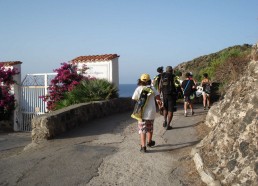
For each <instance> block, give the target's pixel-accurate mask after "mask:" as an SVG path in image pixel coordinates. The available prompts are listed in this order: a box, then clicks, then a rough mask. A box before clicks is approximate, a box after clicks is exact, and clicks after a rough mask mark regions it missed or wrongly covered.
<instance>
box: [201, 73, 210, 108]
mask: <svg viewBox="0 0 258 186" xmlns="http://www.w3.org/2000/svg"><path fill="white" fill-rule="evenodd" d="M203 77H204V78H203V80H202V82H201V86H202V87H203V92H202V96H203V109H204V110H206V106H208V109H210V99H211V96H210V94H211V85H212V84H211V80H210V79H209V77H208V74H207V73H204V74H203Z"/></svg>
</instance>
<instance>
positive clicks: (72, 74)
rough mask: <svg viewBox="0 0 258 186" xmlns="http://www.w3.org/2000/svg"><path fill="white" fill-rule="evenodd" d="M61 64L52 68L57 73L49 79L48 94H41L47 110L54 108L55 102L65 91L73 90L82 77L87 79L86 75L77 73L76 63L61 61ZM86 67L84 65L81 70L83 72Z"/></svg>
mask: <svg viewBox="0 0 258 186" xmlns="http://www.w3.org/2000/svg"><path fill="white" fill-rule="evenodd" d="M61 65H62V66H61V67H60V68H58V69H55V70H54V72H57V75H56V76H55V78H54V79H52V80H51V84H50V86H49V87H48V91H49V93H48V95H47V96H41V98H43V100H44V101H46V102H47V109H48V110H55V107H56V103H57V102H58V101H60V100H61V99H62V98H63V97H64V94H65V93H66V92H70V91H71V90H73V89H74V88H75V86H76V85H78V84H79V82H80V81H81V80H82V79H87V77H84V76H83V75H82V74H78V73H77V66H76V65H73V64H68V63H61ZM87 69H88V68H87V67H86V66H84V67H83V69H82V71H81V72H82V73H84V72H85V71H86V70H87Z"/></svg>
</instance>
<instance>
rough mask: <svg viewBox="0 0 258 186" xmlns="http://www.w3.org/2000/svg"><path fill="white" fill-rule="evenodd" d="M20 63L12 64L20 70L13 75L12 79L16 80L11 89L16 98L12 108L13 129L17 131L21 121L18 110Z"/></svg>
mask: <svg viewBox="0 0 258 186" xmlns="http://www.w3.org/2000/svg"><path fill="white" fill-rule="evenodd" d="M21 64H22V62H20V63H17V64H14V65H13V67H14V68H16V69H17V70H18V72H20V73H19V74H17V75H15V76H13V79H14V80H15V81H16V83H15V84H14V85H13V91H14V98H15V100H16V108H15V110H14V114H13V130H14V131H19V130H20V127H19V126H20V125H19V124H20V121H21V114H20V112H19V110H20V95H21Z"/></svg>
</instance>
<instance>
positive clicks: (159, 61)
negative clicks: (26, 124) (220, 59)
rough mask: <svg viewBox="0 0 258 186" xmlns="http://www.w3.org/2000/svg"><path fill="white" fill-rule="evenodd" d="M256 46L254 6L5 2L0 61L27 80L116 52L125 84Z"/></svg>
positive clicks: (206, 0)
mask: <svg viewBox="0 0 258 186" xmlns="http://www.w3.org/2000/svg"><path fill="white" fill-rule="evenodd" d="M256 42H258V1H257V0H248V1H247V0H216V1H214V0H159V1H157V0H128V1H123V0H73V1H72V0H42V1H39V0H38V1H36V0H22V1H21V0H0V62H5V61H21V62H22V72H21V73H22V77H24V76H25V75H26V74H28V73H30V74H33V73H52V72H53V70H54V69H57V68H59V67H60V66H61V63H63V62H68V61H70V60H72V59H74V58H76V57H78V56H87V55H102V54H118V55H119V56H120V57H119V82H120V84H135V83H136V82H137V79H138V78H139V77H140V75H141V74H142V73H148V74H150V75H151V77H154V76H155V75H156V74H157V72H156V70H157V67H159V66H164V67H166V66H168V65H170V66H172V67H175V66H177V65H178V64H180V63H183V62H186V61H189V60H192V59H194V58H197V57H199V56H202V55H208V54H210V53H214V52H218V51H220V50H222V49H224V48H227V47H230V46H234V45H242V44H255V43H256Z"/></svg>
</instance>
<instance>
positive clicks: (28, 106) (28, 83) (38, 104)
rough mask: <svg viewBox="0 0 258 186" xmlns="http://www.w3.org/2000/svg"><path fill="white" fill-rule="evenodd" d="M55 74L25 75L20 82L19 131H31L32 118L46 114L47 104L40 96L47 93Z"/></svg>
mask: <svg viewBox="0 0 258 186" xmlns="http://www.w3.org/2000/svg"><path fill="white" fill-rule="evenodd" d="M55 76H56V73H44V74H27V75H26V76H25V78H24V80H23V81H22V86H21V94H20V96H21V98H20V105H19V106H20V109H19V112H20V113H19V115H20V122H19V129H20V131H31V120H32V118H33V117H34V116H36V115H40V114H44V113H46V112H47V104H46V102H44V101H43V99H42V98H40V96H45V95H47V93H48V90H47V88H48V86H49V84H50V82H51V80H52V79H53V78H54V77H55Z"/></svg>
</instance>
